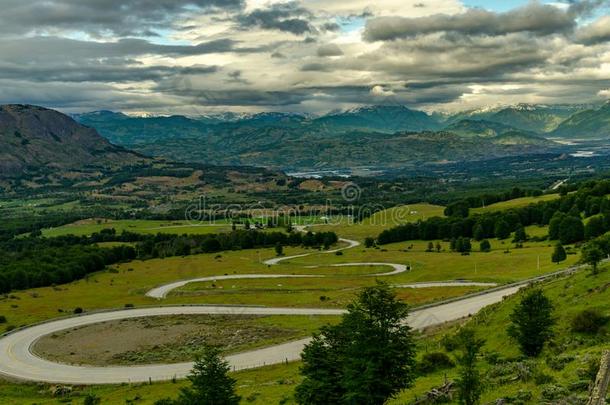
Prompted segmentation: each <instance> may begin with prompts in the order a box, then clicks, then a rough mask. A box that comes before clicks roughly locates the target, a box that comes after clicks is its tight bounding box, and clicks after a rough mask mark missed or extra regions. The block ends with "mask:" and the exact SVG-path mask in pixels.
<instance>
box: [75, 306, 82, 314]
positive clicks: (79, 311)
mask: <svg viewBox="0 0 610 405" xmlns="http://www.w3.org/2000/svg"><path fill="white" fill-rule="evenodd" d="M74 313H75V314H82V313H83V309H82V308H81V307H76V308H74Z"/></svg>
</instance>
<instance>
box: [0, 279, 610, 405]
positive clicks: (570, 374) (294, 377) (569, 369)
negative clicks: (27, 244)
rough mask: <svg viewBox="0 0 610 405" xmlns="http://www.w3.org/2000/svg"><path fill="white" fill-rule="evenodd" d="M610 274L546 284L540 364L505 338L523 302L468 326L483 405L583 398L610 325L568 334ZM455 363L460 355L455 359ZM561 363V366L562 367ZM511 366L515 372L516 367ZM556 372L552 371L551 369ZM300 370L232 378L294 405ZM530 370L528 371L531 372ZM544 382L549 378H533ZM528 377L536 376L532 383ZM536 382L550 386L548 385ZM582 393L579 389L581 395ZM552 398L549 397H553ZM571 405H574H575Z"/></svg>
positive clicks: (604, 301)
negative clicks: (549, 335)
mask: <svg viewBox="0 0 610 405" xmlns="http://www.w3.org/2000/svg"><path fill="white" fill-rule="evenodd" d="M608 285H610V271H608V270H605V271H603V272H602V273H601V274H599V275H597V276H591V275H589V273H588V272H585V271H582V272H579V273H578V274H577V275H575V276H572V277H569V278H560V279H556V280H555V281H551V282H547V283H545V284H544V285H543V287H544V290H545V293H546V294H547V295H548V296H549V297H550V298H551V300H552V301H553V304H554V305H555V316H556V318H557V326H556V327H555V332H556V333H555V335H554V337H553V343H552V344H551V345H549V347H548V348H547V349H545V351H544V352H543V354H542V355H541V356H540V357H539V358H538V359H535V360H531V361H530V360H527V361H523V359H522V358H521V357H520V355H519V353H518V351H517V350H516V348H515V342H514V341H513V340H512V339H511V338H509V337H508V335H507V333H506V328H507V325H508V324H509V321H508V315H509V314H510V312H511V311H512V309H513V307H514V305H515V303H516V302H517V300H518V297H512V298H510V299H507V300H506V301H504V302H503V303H501V304H496V305H494V306H492V307H489V308H488V309H486V310H484V311H483V312H481V313H480V314H479V315H476V316H475V317H473V318H472V319H471V320H469V321H468V325H471V326H473V327H475V329H476V331H477V334H478V335H479V336H480V337H482V338H484V339H485V340H486V344H485V346H484V348H483V351H482V353H483V355H482V356H481V359H480V362H479V367H480V368H481V372H482V374H483V375H484V376H485V381H486V384H487V387H488V388H487V389H486V390H485V391H484V393H483V398H482V402H483V403H489V402H491V401H494V400H496V399H497V398H500V397H507V396H512V397H515V396H518V395H524V393H525V392H531V393H532V395H533V396H532V398H531V399H530V400H528V401H525V402H523V403H531V404H536V403H545V402H547V401H545V400H544V399H542V398H541V395H542V393H543V392H545V393H548V392H552V389H554V388H557V387H559V388H560V389H561V388H563V391H564V393H566V392H567V393H568V394H569V393H570V392H572V393H574V394H575V395H577V396H584V395H585V394H586V388H582V383H581V381H582V380H583V379H585V381H586V378H588V377H587V376H586V374H587V369H588V368H589V367H590V364H591V363H594V362H596V361H597V360H598V359H599V355H600V353H601V350H602V348H604V347H607V337H608V334H609V333H610V327H609V326H606V327H604V328H603V329H602V331H600V332H599V333H598V334H597V335H593V336H589V335H582V334H576V335H575V334H573V333H571V332H570V331H569V328H570V323H571V320H572V319H573V317H574V316H575V315H576V314H577V313H578V312H579V311H581V310H582V309H585V308H597V309H599V310H600V311H601V312H602V313H604V314H605V315H610V289H609V288H607V286H608ZM457 327H458V326H452V325H449V326H447V327H445V328H440V329H438V330H435V331H433V332H431V333H432V334H431V335H425V336H424V335H422V336H421V338H419V339H418V346H419V350H418V353H419V354H418V356H419V357H421V356H422V355H423V353H425V352H430V351H444V349H443V346H442V344H441V343H440V341H441V338H442V336H444V335H446V334H448V335H451V334H453V333H454V332H455V331H456V330H457ZM448 355H449V356H450V357H454V356H455V353H451V352H449V353H448ZM556 364H560V365H559V366H557V365H556ZM511 365H512V366H511ZM551 365H552V366H551ZM299 367H300V363H298V362H297V363H289V364H286V365H276V366H268V367H264V368H260V369H256V370H249V371H242V372H237V373H233V374H232V375H233V376H234V377H235V378H236V379H237V381H238V383H237V391H238V393H239V394H240V395H241V396H242V402H243V403H245V404H246V403H248V404H249V403H252V404H261V405H262V404H270V403H280V402H281V403H284V404H294V403H295V402H294V399H293V392H294V389H295V387H296V385H297V384H298V383H299V382H300V380H301V377H300V376H299ZM528 370H529V371H528ZM456 373H457V370H456V369H449V370H445V371H439V372H433V373H431V374H427V375H423V376H420V377H418V379H417V380H416V382H415V385H414V386H413V387H411V388H409V389H407V390H405V391H403V392H402V393H401V394H400V395H399V396H398V397H397V398H395V399H394V400H392V401H390V402H389V404H391V405H402V404H405V403H408V402H409V401H411V400H413V399H414V398H416V397H418V396H421V395H423V394H424V393H425V392H427V391H428V390H430V389H431V388H433V387H436V386H440V385H442V384H443V382H444V381H445V380H446V379H450V380H451V379H454V378H456V376H457V375H456ZM534 375H544V376H545V377H544V378H534ZM528 376H529V377H528ZM536 380H544V383H541V381H538V383H537V381H536ZM184 384H185V383H184V382H182V381H178V382H176V383H172V382H166V383H154V384H151V385H148V384H124V385H120V386H93V387H76V388H75V392H74V393H73V394H72V395H71V398H73V399H74V401H73V402H72V403H81V402H80V401H82V400H79V399H78V398H79V397H82V396H84V395H85V393H88V392H93V393H95V394H96V395H98V396H99V397H100V398H101V399H102V403H103V404H110V405H114V404H117V405H118V404H125V403H126V402H125V400H126V399H128V400H136V401H135V402H133V403H137V404H146V405H149V404H153V403H154V401H155V400H157V399H159V398H163V397H168V396H175V395H176V392H177V391H178V390H179V388H180V387H181V386H183V385H184ZM575 387H578V388H575ZM547 395H548V394H547ZM60 401H61V402H64V403H65V402H68V403H70V402H69V400H65V399H63V400H62V399H61V398H53V397H52V396H51V395H50V392H49V390H48V389H45V388H44V387H41V386H40V385H37V384H14V383H8V382H0V403H2V404H9V403H11V404H12V403H36V404H44V405H47V404H57V403H60ZM568 403H571V402H568Z"/></svg>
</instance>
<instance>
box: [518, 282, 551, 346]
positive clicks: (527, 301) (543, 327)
mask: <svg viewBox="0 0 610 405" xmlns="http://www.w3.org/2000/svg"><path fill="white" fill-rule="evenodd" d="M510 319H511V322H512V323H511V325H510V326H509V328H508V333H509V335H511V336H512V337H514V338H515V339H517V342H518V343H519V347H520V349H521V352H522V353H523V354H525V355H527V356H530V357H536V356H538V355H539V354H540V352H542V349H543V348H544V344H545V343H546V342H547V341H548V340H549V338H550V337H551V336H552V335H553V332H552V327H553V325H554V324H555V320H554V319H553V304H552V303H551V301H550V300H549V299H548V298H547V297H546V296H545V295H544V293H543V292H542V290H540V289H533V290H530V291H528V292H526V293H525V295H523V297H522V298H521V301H520V302H519V303H518V304H517V306H516V307H515V309H514V310H513V312H512V314H511V316H510Z"/></svg>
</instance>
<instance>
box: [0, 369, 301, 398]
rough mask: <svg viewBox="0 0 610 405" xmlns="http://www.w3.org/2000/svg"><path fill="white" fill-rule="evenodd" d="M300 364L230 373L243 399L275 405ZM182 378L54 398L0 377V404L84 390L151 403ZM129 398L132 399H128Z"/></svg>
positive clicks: (173, 393) (173, 392)
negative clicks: (58, 395) (65, 394)
mask: <svg viewBox="0 0 610 405" xmlns="http://www.w3.org/2000/svg"><path fill="white" fill-rule="evenodd" d="M299 367H300V363H289V364H280V365H275V366H267V367H263V368H259V369H255V370H245V371H239V372H237V373H233V374H232V376H233V377H234V378H235V379H236V380H237V384H236V387H237V393H238V394H239V395H240V396H241V397H242V402H243V403H247V404H254V405H267V404H278V403H281V402H282V401H287V402H285V403H287V404H294V401H292V400H291V397H292V392H293V391H294V388H295V387H296V385H297V384H298V382H300V380H301V378H300V376H299ZM186 385H187V383H186V382H185V381H177V382H175V383H172V382H163V383H153V384H122V385H109V386H90V387H75V388H74V392H73V393H72V394H71V395H69V396H67V397H65V398H61V397H59V398H58V397H53V396H52V395H51V392H50V389H49V388H50V387H49V386H44V385H42V386H41V385H39V384H16V383H10V382H2V381H1V380H0V404H17V403H18V404H39V405H50V404H53V405H56V404H58V403H62V402H64V403H76V404H80V403H82V401H83V399H82V398H84V396H85V395H86V394H87V393H93V394H95V395H97V396H98V397H99V398H100V399H101V403H102V404H104V405H125V404H126V403H127V404H129V403H133V404H138V405H152V404H154V403H155V401H157V400H159V399H160V398H166V397H174V398H175V397H177V396H178V391H179V390H180V388H181V387H184V386H186ZM72 399H74V401H72ZM128 401H132V402H128Z"/></svg>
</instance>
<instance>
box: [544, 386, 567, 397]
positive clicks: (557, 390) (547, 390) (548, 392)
mask: <svg viewBox="0 0 610 405" xmlns="http://www.w3.org/2000/svg"><path fill="white" fill-rule="evenodd" d="M541 394H542V398H543V399H545V400H547V401H553V400H555V399H559V398H562V397H565V396H567V395H568V394H569V392H568V390H566V389H565V388H563V387H561V386H559V385H553V384H549V385H547V386H545V387H544V388H543V389H542V392H541Z"/></svg>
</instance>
